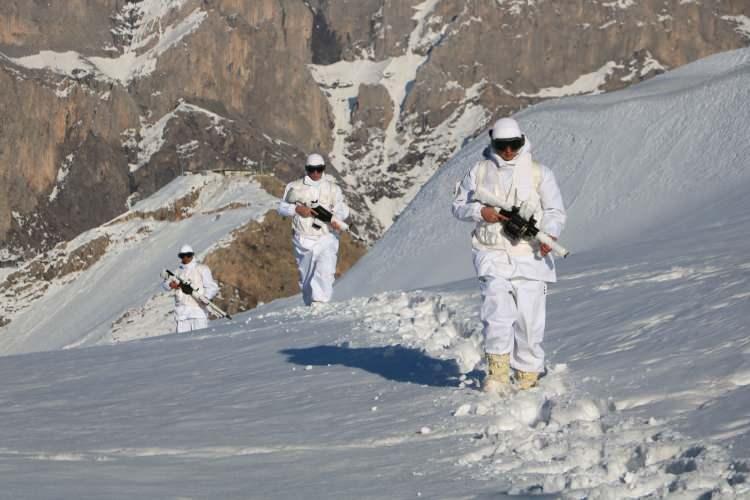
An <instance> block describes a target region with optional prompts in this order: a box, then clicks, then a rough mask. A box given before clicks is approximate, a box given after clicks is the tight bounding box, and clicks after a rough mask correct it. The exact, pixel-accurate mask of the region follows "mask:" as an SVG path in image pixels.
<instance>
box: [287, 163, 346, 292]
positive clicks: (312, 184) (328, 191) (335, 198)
mask: <svg viewBox="0 0 750 500" xmlns="http://www.w3.org/2000/svg"><path fill="white" fill-rule="evenodd" d="M292 190H293V191H294V193H295V196H294V197H295V198H296V199H297V200H300V201H302V202H304V203H307V204H310V203H312V202H318V203H319V204H320V205H321V206H323V207H325V208H327V209H328V210H330V211H331V212H332V213H333V214H334V217H335V218H336V219H338V220H341V221H343V220H345V219H346V218H347V217H349V207H348V206H347V205H346V201H345V200H344V195H343V193H342V192H341V188H340V187H339V186H338V185H337V184H336V181H335V179H334V178H333V177H331V176H329V175H327V174H323V176H322V177H321V179H320V180H319V181H317V182H316V181H313V180H312V179H311V178H310V177H309V176H307V175H306V176H305V177H304V178H302V179H299V180H296V181H293V182H290V183H289V184H287V186H286V189H285V190H284V197H283V198H282V200H281V202H280V203H279V208H278V212H279V214H281V215H283V216H284V217H293V220H292V228H293V229H294V237H293V238H292V244H293V246H294V257H295V259H296V261H297V267H298V268H299V287H300V289H301V290H302V300H303V301H304V303H305V305H311V304H312V303H313V302H329V301H330V300H331V295H332V294H333V281H334V277H335V273H336V260H337V258H338V251H339V237H338V235H337V234H336V233H335V232H334V231H332V230H331V229H330V227H329V226H328V224H325V223H322V222H317V223H316V221H315V219H314V218H313V217H302V216H300V215H299V214H297V213H296V211H295V210H296V204H295V203H289V202H288V201H287V200H289V194H290V192H291V191H292ZM316 225H317V226H318V227H315V226H316Z"/></svg>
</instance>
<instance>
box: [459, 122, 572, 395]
mask: <svg viewBox="0 0 750 500" xmlns="http://www.w3.org/2000/svg"><path fill="white" fill-rule="evenodd" d="M490 138H491V139H492V142H491V145H490V148H489V149H488V151H486V154H485V156H486V158H485V159H484V160H481V161H479V162H477V163H476V164H475V165H474V166H473V167H472V168H471V170H470V171H469V173H468V174H467V175H466V177H464V179H463V181H461V183H460V184H459V185H458V186H457V188H456V195H455V198H454V201H453V215H455V216H456V217H457V218H459V219H461V220H465V221H473V222H476V227H475V229H474V232H473V233H472V247H473V250H472V253H473V257H474V268H475V269H476V272H477V276H478V277H479V282H480V289H481V292H482V308H481V312H480V317H481V319H482V322H483V323H484V335H485V350H486V352H487V364H488V369H489V373H488V375H487V378H486V380H485V384H484V389H485V391H487V392H498V393H505V392H506V391H507V390H508V389H509V388H510V369H511V368H513V369H514V370H515V371H516V385H517V387H518V388H520V389H529V388H531V387H533V386H535V385H536V383H537V381H538V379H539V376H540V374H541V373H543V372H544V350H543V349H542V340H543V338H544V328H545V320H546V305H545V304H546V298H547V297H546V295H547V283H549V282H555V281H557V277H556V274H555V264H554V261H553V260H552V255H550V250H551V247H550V246H549V245H547V244H541V243H539V242H538V241H534V240H529V239H525V238H519V237H518V235H517V234H514V229H517V226H516V227H515V228H514V224H513V223H509V221H510V220H511V219H510V218H509V217H507V216H504V215H502V214H500V213H499V212H498V211H497V210H496V207H492V206H488V205H487V204H485V203H483V202H480V201H479V200H478V199H477V198H478V197H479V196H478V192H480V193H482V192H488V193H491V194H492V196H493V197H494V198H496V199H499V200H502V204H503V205H506V206H512V207H517V208H518V209H519V211H520V214H521V215H523V216H524V217H525V218H527V219H529V218H531V217H532V216H533V218H534V219H535V220H536V221H538V222H539V229H540V230H541V231H542V232H544V233H546V234H547V235H549V236H550V237H551V238H552V240H556V239H557V238H558V237H559V236H560V233H561V232H562V230H563V226H564V225H565V218H566V215H565V207H564V205H563V200H562V196H561V195H560V189H559V188H558V186H557V182H556V181H555V176H554V175H553V174H552V171H551V170H550V169H548V168H547V167H545V166H543V165H540V164H538V163H536V162H535V161H533V160H532V158H531V145H530V144H529V141H528V140H527V139H526V137H525V136H524V135H523V134H522V133H521V129H520V127H519V126H518V123H517V122H516V121H515V120H513V119H511V118H503V119H500V120H498V121H497V122H496V123H495V125H494V126H493V128H492V130H491V131H490ZM552 240H548V241H550V243H551V244H554V241H552Z"/></svg>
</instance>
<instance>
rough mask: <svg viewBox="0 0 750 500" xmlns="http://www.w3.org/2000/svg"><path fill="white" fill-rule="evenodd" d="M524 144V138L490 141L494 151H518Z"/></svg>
mask: <svg viewBox="0 0 750 500" xmlns="http://www.w3.org/2000/svg"><path fill="white" fill-rule="evenodd" d="M524 144H526V138H524V137H514V138H512V139H492V147H493V148H494V149H495V151H505V149H506V148H510V149H511V150H513V151H518V150H519V149H521V148H522V147H523V145H524Z"/></svg>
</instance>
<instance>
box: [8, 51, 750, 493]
mask: <svg viewBox="0 0 750 500" xmlns="http://www.w3.org/2000/svg"><path fill="white" fill-rule="evenodd" d="M749 77H750V50H741V51H735V52H731V53H727V54H721V55H718V56H715V57H712V58H710V59H707V60H704V61H700V62H698V63H696V64H693V65H690V66H688V67H685V68H682V69H680V70H677V71H674V72H670V73H667V74H665V75H663V76H661V77H658V78H655V79H653V80H650V81H649V82H646V83H644V84H641V85H638V86H635V87H632V88H631V89H629V90H626V91H622V92H618V93H614V94H610V95H602V96H595V97H586V98H575V99H565V100H561V101H558V102H553V103H547V104H544V105H541V106H537V107H534V108H531V109H529V110H527V111H525V112H524V113H522V114H521V115H520V118H521V120H522V122H523V124H524V125H525V126H526V127H527V128H528V130H529V136H530V138H531V141H532V142H533V143H534V144H535V145H536V148H535V150H536V151H537V154H538V157H539V158H540V159H541V160H542V161H543V162H545V163H547V164H549V165H550V166H551V167H552V168H553V170H554V171H555V173H556V175H557V177H558V180H559V181H560V182H561V184H562V188H563V191H564V194H565V195H566V198H567V201H568V205H569V208H570V210H569V216H570V224H569V227H568V230H567V231H566V232H565V233H564V237H563V240H564V242H565V243H566V245H567V246H569V247H570V248H571V249H572V250H573V251H574V255H573V256H572V257H571V258H569V259H568V260H566V261H564V262H561V263H559V265H560V281H559V283H558V284H556V285H555V286H554V287H552V288H551V294H550V297H549V307H548V311H549V314H548V335H547V340H546V342H545V347H546V349H547V352H548V365H549V374H548V376H547V377H545V378H544V379H543V381H542V384H541V387H539V388H537V389H534V390H532V391H528V392H525V393H519V394H515V395H513V396H512V397H510V398H508V399H506V400H500V399H494V398H491V397H488V396H486V395H484V394H482V393H481V392H479V391H477V390H476V387H477V386H478V384H479V381H480V379H481V375H482V372H481V370H482V365H481V348H480V343H481V339H480V336H481V333H480V332H481V325H480V323H479V321H478V304H479V294H478V287H477V284H476V282H475V280H474V278H473V272H472V270H471V269H470V267H469V262H470V261H469V249H468V233H469V230H470V228H469V226H467V225H465V224H460V223H458V222H456V221H454V220H453V219H452V218H451V216H450V214H449V205H450V201H451V195H452V188H453V185H454V184H455V182H456V181H457V180H459V179H460V178H461V176H462V175H463V173H464V172H465V171H466V170H467V169H468V168H469V167H470V165H471V163H472V162H473V161H474V159H475V158H476V156H477V155H478V154H479V153H480V152H481V149H482V147H483V146H484V144H483V141H484V139H482V138H480V139H479V140H478V141H476V142H475V143H473V144H470V145H469V146H468V147H467V148H466V149H465V150H464V151H463V152H462V153H461V154H459V155H458V156H457V157H456V158H455V159H454V160H453V161H451V162H450V163H449V164H447V165H445V166H443V167H442V168H441V170H440V171H439V172H438V173H437V174H436V176H435V177H434V178H433V179H432V180H431V181H430V182H429V183H428V184H427V185H426V186H425V187H424V189H422V191H421V192H420V193H419V194H418V195H417V197H416V198H415V200H414V202H413V203H412V205H411V206H410V207H409V208H408V209H407V210H406V211H405V212H404V213H403V214H402V215H401V217H400V218H399V220H398V221H397V223H396V224H394V226H393V227H392V228H391V230H390V231H389V232H388V233H387V234H386V236H385V237H384V238H383V240H381V242H379V243H378V245H377V246H376V247H375V248H374V249H373V250H372V252H370V254H368V256H366V257H365V258H364V259H363V260H362V261H361V262H360V263H359V264H358V265H357V266H356V267H355V268H354V269H353V270H352V271H351V272H350V273H349V274H348V275H347V276H346V277H345V278H344V279H343V280H342V281H341V283H340V284H339V286H338V287H337V293H338V294H339V297H341V298H342V300H341V301H340V302H338V303H335V304H332V305H329V306H326V307H324V308H322V309H319V310H310V309H307V308H304V307H301V305H299V303H298V302H299V300H298V298H292V299H286V300H281V301H277V302H274V303H272V304H269V305H266V306H263V307H260V308H258V309H256V310H254V311H251V312H250V313H248V314H244V315H239V317H238V318H237V319H235V321H233V322H226V321H219V322H214V323H213V324H212V327H211V328H209V329H207V330H204V331H200V332H195V333H193V334H188V335H167V336H162V337H156V338H150V339H146V340H139V341H134V342H126V343H122V344H119V345H115V346H99V347H93V348H87V349H69V350H64V351H55V352H46V353H34V354H26V355H20V356H6V357H3V358H0V376H1V377H2V379H3V384H2V385H0V401H3V402H4V404H3V405H0V418H2V421H3V426H0V480H1V481H2V484H3V490H2V492H1V493H0V497H7V498H101V497H107V498H133V497H136V496H139V497H148V498H186V497H188V498H290V497H291V498H294V497H304V498H416V497H418V496H421V497H424V498H502V497H503V495H513V496H520V497H526V496H529V495H537V494H542V495H545V494H546V495H549V496H550V497H553V498H556V497H560V496H562V497H567V498H628V497H632V498H635V497H644V496H648V495H651V497H652V498H667V497H669V498H708V497H709V496H708V495H710V498H748V497H750V482H748V476H749V475H750V462H748V458H750V453H748V451H747V450H748V449H749V445H750V419H749V418H748V416H747V415H748V401H750V399H749V396H750V394H749V393H748V390H749V389H748V386H750V362H748V359H750V358H749V355H750V336H748V326H747V325H748V310H749V309H748V300H750V293H748V290H747V283H748V276H749V275H750V260H749V259H748V258H747V257H746V252H745V248H746V246H747V242H748V237H747V234H748V230H749V229H750V214H748V210H747V208H748V202H747V196H746V192H747V188H748V187H750V186H749V185H748V182H750V181H749V180H748V179H750V178H749V177H748V175H750V174H747V173H746V169H745V166H746V163H747V160H746V158H747V157H748V153H750V151H749V150H748V148H749V147H750V146H748V144H747V141H746V137H745V136H746V134H745V133H744V131H746V130H747V121H748V118H746V117H747V116H750V114H749V113H748V109H747V108H748V104H747V102H748V99H747V98H748V89H750V87H749V86H748V78H749ZM417 252H419V253H417ZM151 286H153V287H154V288H153V290H154V293H156V288H155V287H156V285H155V284H154V285H151ZM389 290H390V291H389ZM405 290H406V291H405ZM99 292H100V293H101V294H102V295H103V296H105V297H106V296H107V294H108V293H110V289H109V288H107V287H106V286H104V285H102V289H101V290H100V291H99ZM76 314H79V313H78V312H77V311H76V310H75V309H71V310H70V315H71V317H73V318H75V317H76ZM143 328H144V332H143V333H144V334H148V329H149V328H150V325H144V326H143ZM50 331H52V330H50Z"/></svg>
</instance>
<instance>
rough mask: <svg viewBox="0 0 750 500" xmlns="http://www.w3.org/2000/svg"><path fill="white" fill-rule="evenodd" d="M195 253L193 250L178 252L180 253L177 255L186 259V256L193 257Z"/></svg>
mask: <svg viewBox="0 0 750 500" xmlns="http://www.w3.org/2000/svg"><path fill="white" fill-rule="evenodd" d="M193 255H195V254H194V253H193V252H188V253H178V254H177V256H178V257H179V258H181V259H184V258H185V257H192V256H193Z"/></svg>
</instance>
